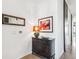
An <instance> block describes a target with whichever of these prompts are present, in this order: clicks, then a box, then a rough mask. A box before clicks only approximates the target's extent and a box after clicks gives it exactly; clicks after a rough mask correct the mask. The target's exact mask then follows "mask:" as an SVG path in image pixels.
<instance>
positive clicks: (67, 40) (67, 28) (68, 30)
mask: <svg viewBox="0 0 79 59" xmlns="http://www.w3.org/2000/svg"><path fill="white" fill-rule="evenodd" d="M63 9H64V12H63V13H64V17H63V18H64V19H63V34H64V35H63V36H64V52H66V51H67V50H69V49H70V48H71V47H72V14H71V13H70V10H69V8H68V5H67V3H66V1H65V0H64V6H63Z"/></svg>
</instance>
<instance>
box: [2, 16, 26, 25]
mask: <svg viewBox="0 0 79 59" xmlns="http://www.w3.org/2000/svg"><path fill="white" fill-rule="evenodd" d="M2 24H6V25H17V26H25V18H21V17H16V16H12V15H7V14H2Z"/></svg>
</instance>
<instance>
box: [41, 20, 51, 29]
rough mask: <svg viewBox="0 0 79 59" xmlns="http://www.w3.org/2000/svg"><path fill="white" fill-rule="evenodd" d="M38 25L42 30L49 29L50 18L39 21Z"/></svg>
mask: <svg viewBox="0 0 79 59" xmlns="http://www.w3.org/2000/svg"><path fill="white" fill-rule="evenodd" d="M40 27H41V29H42V30H49V29H50V20H44V21H40Z"/></svg>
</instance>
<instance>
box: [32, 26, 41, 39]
mask: <svg viewBox="0 0 79 59" xmlns="http://www.w3.org/2000/svg"><path fill="white" fill-rule="evenodd" d="M39 31H40V28H39V26H33V32H34V36H35V38H38V37H39Z"/></svg>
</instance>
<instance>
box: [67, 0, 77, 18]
mask: <svg viewBox="0 0 79 59" xmlns="http://www.w3.org/2000/svg"><path fill="white" fill-rule="evenodd" d="M66 2H67V4H68V6H69V9H70V11H71V13H72V15H73V16H74V17H75V16H76V0H66Z"/></svg>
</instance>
